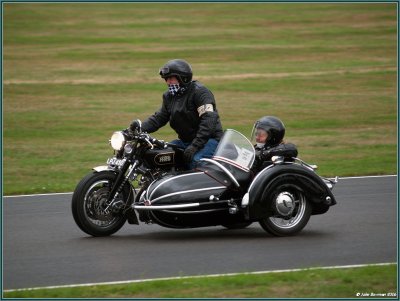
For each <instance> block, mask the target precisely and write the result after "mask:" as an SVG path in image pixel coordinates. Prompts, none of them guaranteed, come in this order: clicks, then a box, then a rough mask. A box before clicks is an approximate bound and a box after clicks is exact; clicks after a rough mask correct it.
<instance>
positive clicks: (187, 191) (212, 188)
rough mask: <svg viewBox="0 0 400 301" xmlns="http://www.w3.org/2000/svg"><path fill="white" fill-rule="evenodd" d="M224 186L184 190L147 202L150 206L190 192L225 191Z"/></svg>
mask: <svg viewBox="0 0 400 301" xmlns="http://www.w3.org/2000/svg"><path fill="white" fill-rule="evenodd" d="M225 188H226V187H225V186H217V187H209V188H200V189H193V190H184V191H178V192H174V193H169V194H166V195H163V196H160V197H158V198H156V199H154V200H149V201H150V202H151V203H152V204H154V202H157V201H159V200H162V199H165V198H168V197H171V196H174V195H180V194H185V193H192V192H200V191H207V190H221V189H225Z"/></svg>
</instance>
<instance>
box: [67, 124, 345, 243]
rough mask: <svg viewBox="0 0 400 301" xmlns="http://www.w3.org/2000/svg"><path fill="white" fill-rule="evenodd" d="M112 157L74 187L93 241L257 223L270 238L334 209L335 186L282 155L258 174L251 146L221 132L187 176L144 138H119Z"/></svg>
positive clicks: (164, 149) (77, 213)
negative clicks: (130, 230)
mask: <svg viewBox="0 0 400 301" xmlns="http://www.w3.org/2000/svg"><path fill="white" fill-rule="evenodd" d="M110 143H111V146H112V147H113V149H114V150H115V156H114V157H112V158H110V159H108V161H107V165H104V166H98V167H95V168H93V172H92V173H90V174H88V175H87V176H86V177H84V178H83V179H82V180H81V181H80V182H79V183H78V185H77V187H76V189H75V191H74V193H73V196H72V214H73V217H74V220H75V222H76V224H77V225H78V226H79V228H80V229H81V230H82V231H83V232H85V233H87V234H89V235H92V236H108V235H112V234H114V233H115V232H117V231H118V230H119V229H120V228H121V227H122V226H123V225H124V224H125V222H126V221H128V223H130V224H139V222H143V223H146V224H151V223H156V224H158V225H161V226H163V227H168V228H176V229H179V228H195V227H208V226H218V225H221V226H223V227H226V228H229V229H240V228H245V227H247V226H249V225H250V224H252V223H253V222H258V223H259V224H260V225H261V227H262V228H263V229H264V230H266V231H267V232H268V233H270V234H272V235H275V236H290V235H295V234H297V233H298V232H300V231H301V230H302V229H303V228H304V227H305V226H306V225H307V223H308V221H309V219H310V217H311V215H316V214H323V213H326V212H327V211H328V209H329V208H330V207H331V206H332V205H335V204H336V200H335V197H334V195H333V194H332V189H333V187H334V185H335V183H336V182H337V179H338V178H337V177H336V178H335V179H330V178H323V177H321V176H319V175H317V173H316V172H315V169H316V166H313V165H310V164H308V163H306V162H304V161H303V160H301V159H299V158H297V157H295V158H293V157H288V156H286V154H285V153H282V154H279V153H277V154H276V155H275V156H273V157H272V158H271V162H270V164H268V165H267V166H266V167H264V168H263V169H262V170H261V171H259V172H257V173H255V172H254V171H253V170H252V166H253V164H254V161H255V159H256V152H255V149H254V146H253V144H252V143H251V142H250V141H249V140H248V139H247V138H246V137H245V136H244V135H243V134H241V133H240V132H238V131H236V130H233V129H228V130H226V131H225V132H224V135H223V137H222V139H221V140H220V142H219V144H218V147H217V149H216V152H215V154H214V156H213V157H212V158H203V159H201V161H200V164H198V166H197V167H196V168H195V169H194V170H185V167H184V163H183V150H182V149H179V147H177V146H175V145H173V144H170V143H166V142H164V141H162V140H158V139H156V138H154V137H152V136H150V135H149V134H148V133H145V132H142V131H140V130H139V131H136V132H131V131H126V130H125V131H119V132H115V133H114V134H113V135H112V137H111V140H110Z"/></svg>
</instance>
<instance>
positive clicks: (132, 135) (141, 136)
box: [122, 128, 169, 149]
mask: <svg viewBox="0 0 400 301" xmlns="http://www.w3.org/2000/svg"><path fill="white" fill-rule="evenodd" d="M122 132H123V133H124V134H125V135H126V137H127V139H128V140H135V139H137V140H141V141H145V142H146V143H147V144H148V145H149V146H150V147H151V148H152V149H153V148H154V146H157V147H159V148H166V147H167V146H168V145H169V143H166V142H165V141H164V140H158V139H156V138H154V137H151V136H150V135H149V134H148V133H146V132H141V131H135V132H134V131H132V130H131V129H130V128H127V129H126V130H123V131H122Z"/></svg>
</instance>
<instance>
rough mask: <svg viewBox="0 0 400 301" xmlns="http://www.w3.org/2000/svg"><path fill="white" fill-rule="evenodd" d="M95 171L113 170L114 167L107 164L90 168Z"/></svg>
mask: <svg viewBox="0 0 400 301" xmlns="http://www.w3.org/2000/svg"><path fill="white" fill-rule="evenodd" d="M92 169H93V170H94V171H95V172H102V171H115V169H114V168H111V167H110V166H107V165H101V166H96V167H93V168H92Z"/></svg>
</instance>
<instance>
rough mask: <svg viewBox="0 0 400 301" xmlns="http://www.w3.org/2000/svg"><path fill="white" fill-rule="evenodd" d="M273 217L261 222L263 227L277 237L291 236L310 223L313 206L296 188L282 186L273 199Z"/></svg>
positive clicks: (278, 188)
mask: <svg viewBox="0 0 400 301" xmlns="http://www.w3.org/2000/svg"><path fill="white" fill-rule="evenodd" d="M270 204H271V211H272V212H273V214H272V216H269V217H267V218H264V219H262V220H260V221H259V223H260V225H261V227H262V228H263V229H264V230H265V231H267V232H268V233H270V234H272V235H275V236H291V235H295V234H297V233H298V232H300V231H301V230H302V229H303V228H304V227H305V226H306V225H307V223H308V221H309V219H310V216H311V212H312V206H311V204H310V202H309V201H308V200H307V199H306V197H305V195H304V193H303V192H302V191H301V190H300V189H298V188H297V187H295V186H287V185H281V186H279V187H277V189H276V190H275V193H273V195H272V197H271V202H270Z"/></svg>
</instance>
